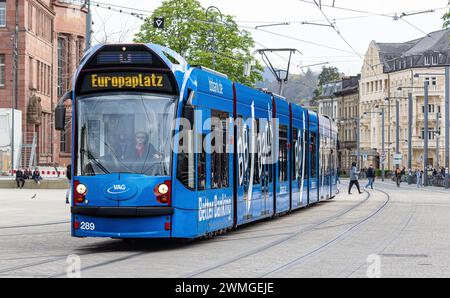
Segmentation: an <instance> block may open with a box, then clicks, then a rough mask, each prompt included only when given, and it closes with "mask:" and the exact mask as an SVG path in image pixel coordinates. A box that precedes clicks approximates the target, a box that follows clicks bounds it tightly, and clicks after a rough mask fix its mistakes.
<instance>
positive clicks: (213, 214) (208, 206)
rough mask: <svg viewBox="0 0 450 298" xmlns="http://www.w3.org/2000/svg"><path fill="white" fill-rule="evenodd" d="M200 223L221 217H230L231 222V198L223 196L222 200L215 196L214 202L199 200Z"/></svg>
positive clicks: (205, 199) (200, 198)
mask: <svg viewBox="0 0 450 298" xmlns="http://www.w3.org/2000/svg"><path fill="white" fill-rule="evenodd" d="M198 208H199V210H198V221H200V222H201V221H205V220H210V219H215V218H219V217H225V216H228V219H230V220H231V198H227V197H226V195H225V194H222V196H221V198H218V196H217V195H214V200H213V201H210V200H209V199H208V198H202V197H199V198H198Z"/></svg>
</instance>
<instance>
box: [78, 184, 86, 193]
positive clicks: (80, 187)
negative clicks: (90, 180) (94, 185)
mask: <svg viewBox="0 0 450 298" xmlns="http://www.w3.org/2000/svg"><path fill="white" fill-rule="evenodd" d="M75 190H76V191H77V193H78V194H80V195H85V194H86V193H87V187H86V185H84V184H82V183H80V184H78V185H77V187H76V189H75Z"/></svg>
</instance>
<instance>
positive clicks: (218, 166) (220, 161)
mask: <svg viewBox="0 0 450 298" xmlns="http://www.w3.org/2000/svg"><path fill="white" fill-rule="evenodd" d="M211 116H212V119H211V133H212V135H211V148H212V153H211V182H212V188H214V189H217V188H227V187H228V186H229V176H228V172H229V167H228V165H229V156H228V153H227V132H226V130H227V120H228V113H224V112H220V111H215V110H213V111H211Z"/></svg>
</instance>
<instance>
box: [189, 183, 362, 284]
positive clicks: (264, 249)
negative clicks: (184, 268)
mask: <svg viewBox="0 0 450 298" xmlns="http://www.w3.org/2000/svg"><path fill="white" fill-rule="evenodd" d="M365 193H366V197H365V198H364V199H363V200H362V201H359V202H357V203H356V204H354V205H352V206H351V207H350V208H347V209H345V210H343V211H342V212H339V213H338V214H335V215H333V216H330V217H327V218H325V219H324V220H321V221H319V222H316V223H312V224H311V225H310V226H309V227H306V228H302V229H299V230H297V231H293V232H292V234H290V235H288V236H286V237H283V238H281V239H279V240H276V241H273V242H271V243H268V244H266V245H263V246H261V247H258V248H256V249H254V250H251V251H248V252H245V253H243V254H240V255H238V256H235V257H233V258H230V259H227V260H225V261H222V262H220V263H217V264H215V265H212V266H208V267H205V268H203V269H200V270H197V271H194V272H192V273H189V274H187V275H184V276H181V277H182V278H193V277H196V276H198V275H200V274H204V273H207V272H210V271H213V270H215V269H218V268H221V267H224V266H226V265H229V264H230V263H234V262H236V261H238V260H241V259H244V258H247V257H249V256H252V255H256V254H259V253H261V252H263V251H266V250H268V249H270V248H272V247H275V246H277V245H280V244H282V243H284V242H286V241H289V240H291V239H293V238H294V237H297V236H299V235H301V234H303V233H305V232H308V231H312V230H314V229H315V228H317V227H319V226H321V225H323V224H325V223H327V222H329V221H332V220H335V219H337V218H339V217H341V216H343V215H345V214H347V213H349V212H350V211H352V210H354V209H355V208H357V207H359V206H361V205H362V204H363V203H365V202H367V201H368V200H369V198H370V197H371V193H369V192H367V191H365Z"/></svg>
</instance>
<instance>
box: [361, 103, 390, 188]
mask: <svg viewBox="0 0 450 298" xmlns="http://www.w3.org/2000/svg"><path fill="white" fill-rule="evenodd" d="M375 107H376V108H378V107H377V106H375ZM367 114H379V115H381V181H384V162H385V160H386V154H385V152H384V108H381V113H380V112H364V114H363V116H366V115H367Z"/></svg>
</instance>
